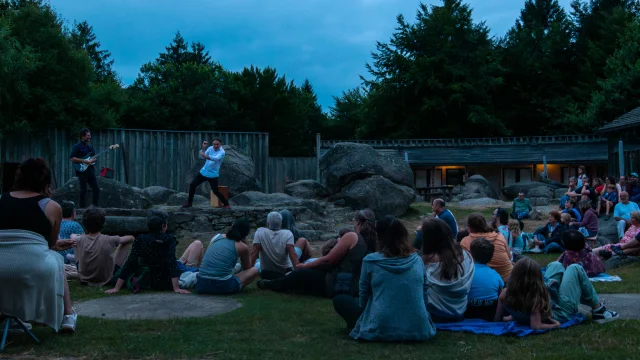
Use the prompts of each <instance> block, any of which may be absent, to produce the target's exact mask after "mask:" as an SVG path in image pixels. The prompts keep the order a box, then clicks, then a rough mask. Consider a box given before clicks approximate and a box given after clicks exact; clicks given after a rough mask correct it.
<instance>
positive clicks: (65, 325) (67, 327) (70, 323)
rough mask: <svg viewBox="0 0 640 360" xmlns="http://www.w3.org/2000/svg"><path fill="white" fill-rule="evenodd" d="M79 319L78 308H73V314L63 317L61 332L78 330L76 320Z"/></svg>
mask: <svg viewBox="0 0 640 360" xmlns="http://www.w3.org/2000/svg"><path fill="white" fill-rule="evenodd" d="M77 321H78V314H76V310H75V309H74V310H73V314H71V315H65V316H63V317H62V325H61V326H60V331H61V332H76V322H77Z"/></svg>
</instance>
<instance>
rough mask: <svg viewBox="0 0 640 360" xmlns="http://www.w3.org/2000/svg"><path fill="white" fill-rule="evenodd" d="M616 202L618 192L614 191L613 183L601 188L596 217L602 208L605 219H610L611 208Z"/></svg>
mask: <svg viewBox="0 0 640 360" xmlns="http://www.w3.org/2000/svg"><path fill="white" fill-rule="evenodd" d="M617 203H618V192H617V191H616V185H615V184H608V185H607V186H606V189H605V190H603V192H602V195H601V196H600V200H598V210H597V214H598V217H600V216H601V214H600V212H601V211H602V208H604V209H605V213H604V216H605V220H609V219H611V215H609V214H610V213H611V209H613V208H614V207H615V206H616V204H617Z"/></svg>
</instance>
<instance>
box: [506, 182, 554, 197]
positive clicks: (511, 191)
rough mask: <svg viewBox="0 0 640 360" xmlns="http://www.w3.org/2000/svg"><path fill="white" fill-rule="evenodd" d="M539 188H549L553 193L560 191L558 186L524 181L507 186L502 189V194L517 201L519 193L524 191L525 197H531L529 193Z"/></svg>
mask: <svg viewBox="0 0 640 360" xmlns="http://www.w3.org/2000/svg"><path fill="white" fill-rule="evenodd" d="M539 187H548V188H549V189H551V190H552V191H555V190H556V189H558V187H557V186H555V185H551V184H545V183H542V182H538V181H522V182H518V183H515V184H511V185H507V186H505V187H503V188H502V194H503V195H504V196H505V197H506V198H507V199H515V198H516V197H518V192H520V191H523V192H524V195H525V196H528V195H529V191H531V190H532V189H535V188H539Z"/></svg>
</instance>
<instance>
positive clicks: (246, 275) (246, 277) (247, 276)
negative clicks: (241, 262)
mask: <svg viewBox="0 0 640 360" xmlns="http://www.w3.org/2000/svg"><path fill="white" fill-rule="evenodd" d="M234 276H235V277H237V278H238V279H240V281H241V282H242V288H243V289H244V288H245V287H247V285H249V284H251V282H253V280H255V279H256V278H257V277H258V269H256V268H254V267H251V268H249V269H246V270H242V271H240V272H239V273H237V274H235V275H234Z"/></svg>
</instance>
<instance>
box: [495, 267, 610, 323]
mask: <svg viewBox="0 0 640 360" xmlns="http://www.w3.org/2000/svg"><path fill="white" fill-rule="evenodd" d="M546 277H547V278H548V279H549V283H548V284H545V279H544V278H543V276H542V270H541V269H540V265H539V264H538V263H537V262H536V261H535V260H533V259H529V258H524V259H522V260H520V261H518V263H516V265H515V266H514V268H513V272H512V273H511V278H510V279H509V282H508V283H507V287H506V289H504V290H502V293H501V294H500V298H499V300H498V310H497V311H496V318H495V320H496V321H500V320H502V321H515V322H516V323H518V324H521V325H526V326H530V327H531V328H532V329H533V330H543V329H557V328H559V327H560V324H562V323H565V322H567V321H569V320H571V318H572V317H573V316H574V315H576V314H577V313H578V306H579V305H580V304H584V305H587V306H590V307H591V308H592V310H591V314H592V319H593V321H595V322H597V323H601V324H603V323H607V322H610V321H613V320H617V319H618V317H619V316H618V313H617V312H615V311H611V310H607V308H605V306H604V305H602V304H601V303H600V301H599V298H598V294H596V291H595V289H594V288H593V285H592V284H591V281H589V277H588V276H587V273H586V272H585V271H584V269H583V268H582V266H580V265H578V264H573V265H570V266H569V267H567V269H566V270H565V268H564V266H562V264H561V263H559V262H557V261H554V262H552V263H551V264H549V265H548V266H547V271H546ZM552 304H553V305H552Z"/></svg>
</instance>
